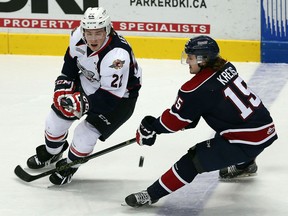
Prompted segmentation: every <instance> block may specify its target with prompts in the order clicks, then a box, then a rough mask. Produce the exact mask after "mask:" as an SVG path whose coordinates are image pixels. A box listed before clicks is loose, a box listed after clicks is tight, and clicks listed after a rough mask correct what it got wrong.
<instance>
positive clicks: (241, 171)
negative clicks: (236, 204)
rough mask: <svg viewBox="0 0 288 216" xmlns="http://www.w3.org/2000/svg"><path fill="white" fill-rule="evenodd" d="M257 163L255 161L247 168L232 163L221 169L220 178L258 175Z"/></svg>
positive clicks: (227, 178)
mask: <svg viewBox="0 0 288 216" xmlns="http://www.w3.org/2000/svg"><path fill="white" fill-rule="evenodd" d="M257 169H258V167H257V164H256V163H255V162H253V163H251V164H250V165H248V166H247V167H245V168H239V167H237V165H232V166H229V167H226V168H223V169H221V170H219V178H220V179H221V180H229V179H235V178H241V177H248V176H253V175H256V172H257Z"/></svg>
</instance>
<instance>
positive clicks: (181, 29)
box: [0, 18, 210, 34]
mask: <svg viewBox="0 0 288 216" xmlns="http://www.w3.org/2000/svg"><path fill="white" fill-rule="evenodd" d="M79 25H80V21H79V20H57V19H23V18H0V27H2V28H39V29H73V28H75V27H77V26H79ZM113 27H114V29H115V30H116V31H134V32H163V33H197V34H210V25H209V24H189V23H186V24H185V23H154V22H122V21H114V22H113Z"/></svg>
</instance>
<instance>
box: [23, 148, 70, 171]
mask: <svg viewBox="0 0 288 216" xmlns="http://www.w3.org/2000/svg"><path fill="white" fill-rule="evenodd" d="M67 148H68V142H65V143H64V145H63V149H62V150H61V152H59V153H58V154H56V155H52V154H50V153H49V152H47V150H46V147H45V145H40V146H38V147H37V148H36V155H33V156H31V157H30V158H28V160H27V166H28V167H29V168H30V169H40V168H43V167H47V166H49V165H50V164H52V163H55V162H57V161H59V160H60V159H61V158H62V154H63V152H64V151H65V150H66V149H67Z"/></svg>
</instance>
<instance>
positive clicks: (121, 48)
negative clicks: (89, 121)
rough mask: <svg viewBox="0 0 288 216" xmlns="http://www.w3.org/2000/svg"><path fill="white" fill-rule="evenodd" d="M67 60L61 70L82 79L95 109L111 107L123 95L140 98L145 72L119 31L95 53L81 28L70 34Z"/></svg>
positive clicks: (67, 74)
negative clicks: (83, 36)
mask: <svg viewBox="0 0 288 216" xmlns="http://www.w3.org/2000/svg"><path fill="white" fill-rule="evenodd" d="M64 60H65V62H64V65H63V68H62V73H63V74H65V75H66V76H68V77H70V78H73V79H75V80H78V82H80V84H81V89H82V90H83V91H84V93H85V94H86V95H88V99H89V103H90V107H91V108H92V109H93V111H94V112H96V113H101V112H103V111H107V109H108V110H110V109H112V108H113V106H114V105H115V104H117V101H119V100H120V99H121V98H131V97H138V91H139V89H140V87H141V84H142V71H141V68H140V67H139V66H138V64H137V61H136V59H135V57H134V54H133V51H132V49H131V47H130V45H129V44H128V42H127V41H126V40H125V39H124V38H123V37H122V36H120V35H118V34H117V33H114V34H113V35H112V36H110V37H107V38H106V40H105V42H104V44H103V46H102V47H101V48H100V50H98V51H96V52H93V51H91V50H90V49H89V48H88V46H87V45H86V43H85V41H84V40H83V38H82V33H81V30H80V28H79V27H78V28H77V29H76V30H75V31H73V32H72V34H71V37H70V44H69V48H68V49H67V52H66V54H65V58H64ZM111 106H112V107H111Z"/></svg>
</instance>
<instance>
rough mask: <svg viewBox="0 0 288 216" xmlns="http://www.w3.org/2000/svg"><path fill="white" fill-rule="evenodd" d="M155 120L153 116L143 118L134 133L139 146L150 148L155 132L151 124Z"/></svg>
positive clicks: (153, 141)
mask: <svg viewBox="0 0 288 216" xmlns="http://www.w3.org/2000/svg"><path fill="white" fill-rule="evenodd" d="M155 120H156V118H154V117H153V116H145V117H144V118H143V119H142V121H141V124H140V126H139V128H138V129H137V131H136V141H137V143H138V144H139V145H148V146H152V145H153V144H154V143H155V140H156V132H155V131H154V129H153V126H152V124H153V122H154V121H155Z"/></svg>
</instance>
